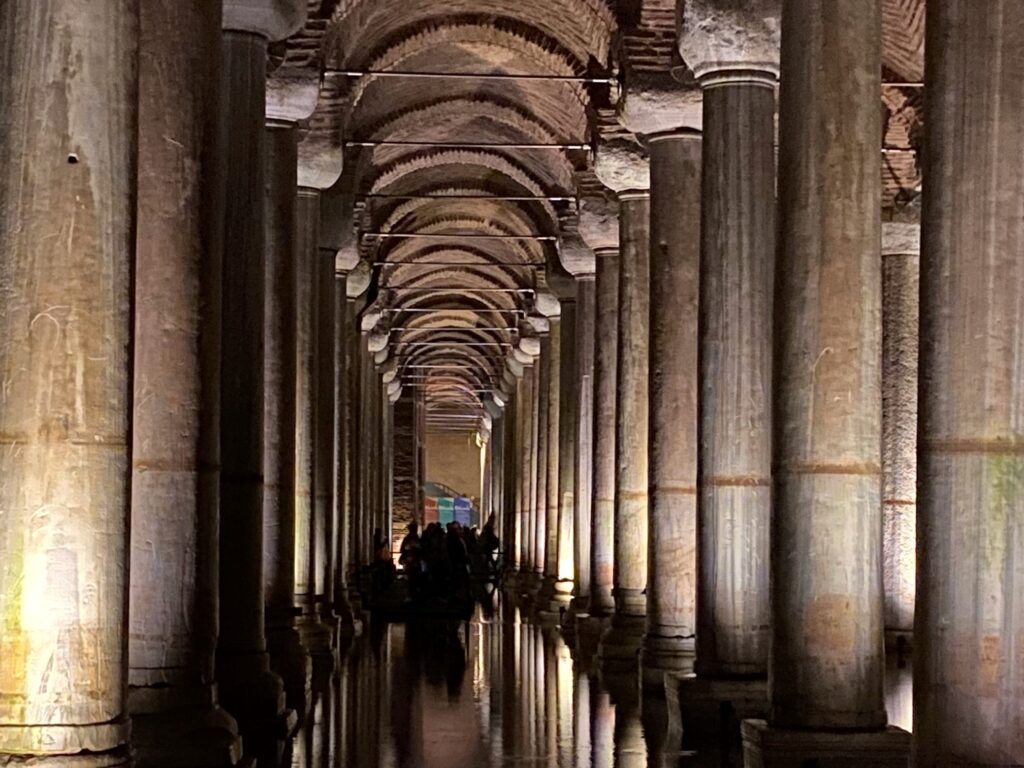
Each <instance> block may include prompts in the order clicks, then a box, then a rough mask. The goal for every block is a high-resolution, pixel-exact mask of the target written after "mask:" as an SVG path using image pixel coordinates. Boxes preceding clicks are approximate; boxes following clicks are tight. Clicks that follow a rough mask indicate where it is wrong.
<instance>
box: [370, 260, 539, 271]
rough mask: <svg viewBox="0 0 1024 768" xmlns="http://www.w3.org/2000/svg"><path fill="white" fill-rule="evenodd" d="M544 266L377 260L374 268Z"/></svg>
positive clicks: (507, 263) (537, 265) (532, 263)
mask: <svg viewBox="0 0 1024 768" xmlns="http://www.w3.org/2000/svg"><path fill="white" fill-rule="evenodd" d="M543 266H545V264H543V263H542V262H539V261H528V262H526V263H525V264H524V263H523V262H518V263H515V264H513V263H511V262H507V261H497V262H495V261H490V262H486V261H485V262H476V261H376V262H374V263H373V265H372V268H373V269H383V268H384V267H467V268H468V267H472V268H474V269H512V268H519V269H535V268H537V267H543Z"/></svg>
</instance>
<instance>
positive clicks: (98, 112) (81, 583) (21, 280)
mask: <svg viewBox="0 0 1024 768" xmlns="http://www.w3.org/2000/svg"><path fill="white" fill-rule="evenodd" d="M138 21H139V15H138V3H130V2H124V1H123V0H101V1H100V2H95V3H90V4H82V3H77V2H72V1H71V0H58V1H57V2H52V3H47V4H45V5H43V4H39V3H37V2H35V1H34V0H9V1H8V2H5V3H4V4H3V7H2V8H0V51H3V53H2V54H0V102H2V104H3V107H2V109H0V160H2V162H0V254H2V256H0V285H2V286H3V288H2V291H3V299H2V300H0V372H2V374H0V377H2V380H3V387H2V403H3V406H2V408H0V477H2V478H3V479H2V481H0V510H2V523H0V762H8V761H10V762H11V763H12V764H13V763H16V762H19V761H21V760H22V759H24V760H25V761H26V762H28V761H29V760H31V761H32V762H33V763H35V762H36V761H35V760H33V758H42V757H46V756H54V755H66V754H68V753H79V752H83V751H88V752H89V753H93V754H90V755H83V756H82V758H81V763H80V764H81V765H87V766H92V765H95V766H100V765H102V766H113V765H127V764H128V763H129V760H130V756H129V754H128V749H127V742H128V736H129V730H130V726H129V722H128V717H127V702H126V700H125V693H126V691H127V679H126V678H127V675H128V656H127V653H126V651H127V645H128V644H127V640H126V635H127V631H128V615H127V606H128V592H127V590H128V559H129V555H128V546H129V538H128V520H129V472H130V468H129V459H130V455H131V454H130V450H129V448H128V441H129V438H130V434H129V425H130V421H131V420H130V416H131V406H132V400H131V376H130V371H131V359H130V351H131V325H132V322H131V306H132V303H131V287H132V282H131V275H132V263H133V259H134V254H135V242H134V240H133V235H134V233H135V220H136V219H135V217H136V207H135V206H136V178H135V170H136V157H137V146H138V145H137V135H136V123H137V120H136V118H137V114H138V112H137V103H138V96H137V90H138V79H137V75H136V71H137V70H136V67H137V58H138V57H137V54H136V51H137V47H138V42H139V38H138ZM196 661H197V662H198V663H199V664H200V665H201V663H202V662H201V661H200V660H199V659H196ZM13 755H18V756H19V757H12V756H13ZM58 762H62V761H58ZM38 764H40V765H45V764H46V763H45V762H44V761H39V763H38Z"/></svg>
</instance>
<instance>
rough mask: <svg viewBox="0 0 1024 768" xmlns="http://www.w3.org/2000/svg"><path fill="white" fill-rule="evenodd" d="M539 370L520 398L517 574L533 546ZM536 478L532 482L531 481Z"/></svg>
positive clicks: (530, 371)
mask: <svg viewBox="0 0 1024 768" xmlns="http://www.w3.org/2000/svg"><path fill="white" fill-rule="evenodd" d="M535 376H536V371H535V369H534V367H533V366H530V367H528V368H527V369H526V371H525V372H524V373H523V378H522V379H521V382H520V386H521V392H520V395H521V396H520V397H519V398H518V399H517V403H518V410H519V426H520V431H521V434H520V437H519V443H520V451H519V467H520V469H519V485H520V490H519V504H518V508H517V510H516V559H515V567H516V570H517V571H522V570H523V569H525V568H526V567H527V558H526V547H527V546H528V545H529V534H528V528H527V527H526V523H527V521H528V520H529V511H528V510H529V508H530V506H531V505H532V501H533V498H534V494H533V487H534V484H535V482H536V466H535V464H534V461H533V459H534V450H533V434H534V429H533V421H534V416H535V415H536V407H535V403H536V398H535V396H534V389H535V387H534V378H535ZM531 478H532V482H531Z"/></svg>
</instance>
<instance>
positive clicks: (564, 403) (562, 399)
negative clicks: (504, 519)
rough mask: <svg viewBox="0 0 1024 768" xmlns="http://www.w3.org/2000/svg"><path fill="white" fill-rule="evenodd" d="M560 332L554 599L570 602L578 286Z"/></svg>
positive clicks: (566, 304) (568, 299)
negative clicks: (556, 572) (555, 580)
mask: <svg viewBox="0 0 1024 768" xmlns="http://www.w3.org/2000/svg"><path fill="white" fill-rule="evenodd" d="M561 304H562V314H561V322H560V323H559V325H560V333H561V335H562V344H561V350H560V352H559V363H560V366H561V372H560V374H559V393H558V397H559V404H558V581H557V582H556V583H555V600H556V601H558V602H559V603H560V604H561V605H566V606H567V605H568V604H569V601H570V600H571V599H572V591H573V579H574V577H575V565H574V560H575V557H574V556H575V546H576V542H575V537H574V535H573V529H574V523H575V514H576V505H575V503H574V498H575V497H574V495H573V494H574V493H575V488H576V412H577V404H576V388H575V387H574V386H573V383H574V382H575V380H576V296H575V286H573V290H572V292H571V293H570V294H569V295H568V296H563V297H562V301H561Z"/></svg>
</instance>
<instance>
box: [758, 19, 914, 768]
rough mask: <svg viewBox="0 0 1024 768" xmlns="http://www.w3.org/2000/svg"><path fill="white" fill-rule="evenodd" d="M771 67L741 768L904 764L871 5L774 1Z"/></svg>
mask: <svg viewBox="0 0 1024 768" xmlns="http://www.w3.org/2000/svg"><path fill="white" fill-rule="evenodd" d="M781 61H782V76H781V82H782V90H781V94H780V116H781V122H780V130H779V135H780V139H781V144H780V148H779V185H778V188H779V216H780V217H781V218H780V222H779V228H778V231H779V233H780V236H781V238H782V241H781V243H780V248H779V258H780V262H779V263H780V265H784V268H780V269H779V270H778V271H777V274H776V280H777V281H778V285H777V288H776V296H777V297H778V302H777V303H776V322H775V328H776V330H777V334H776V338H775V393H774V402H775V409H774V415H775V423H774V427H773V429H774V441H773V442H774V461H773V464H774V467H775V485H774V488H775V499H774V502H775V511H774V515H773V519H772V524H773V530H772V543H771V566H772V583H771V622H772V640H771V652H770V658H769V684H768V688H769V717H768V722H767V724H766V723H765V722H764V721H762V720H746V721H744V723H743V738H744V754H745V761H746V763H747V765H750V766H753V768H758V766H762V765H777V764H779V763H778V762H776V761H778V760H780V759H781V756H782V755H786V759H787V760H788V761H792V762H787V763H786V764H805V763H807V762H808V761H810V762H814V761H822V764H829V761H831V760H835V759H839V755H842V756H843V758H844V759H845V760H847V761H849V760H852V759H857V760H860V761H863V762H864V763H865V764H867V763H870V764H872V765H879V766H888V765H893V766H895V765H901V766H906V763H907V747H908V741H909V736H908V734H906V733H905V732H902V731H899V730H897V729H890V730H886V728H885V724H886V715H885V707H884V700H883V691H882V683H883V667H884V651H883V637H882V561H881V556H882V535H881V533H882V520H881V514H882V504H881V501H882V500H881V444H882V430H881V426H882V424H881V422H882V418H881V417H882V387H881V360H882V354H881V353H882V350H881V338H882V333H881V330H882V329H881V298H882V291H881V282H882V270H881V268H880V262H881V259H880V245H881V220H880V216H879V209H880V208H879V207H880V195H881V177H880V174H879V165H878V164H879V147H880V146H881V123H880V121H879V119H878V98H879V96H878V95H879V91H880V88H881V85H880V77H881V69H882V68H881V12H880V2H878V0H867V1H865V0H784V2H783V13H782V59H781ZM851 754H853V755H856V758H853V757H851Z"/></svg>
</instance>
